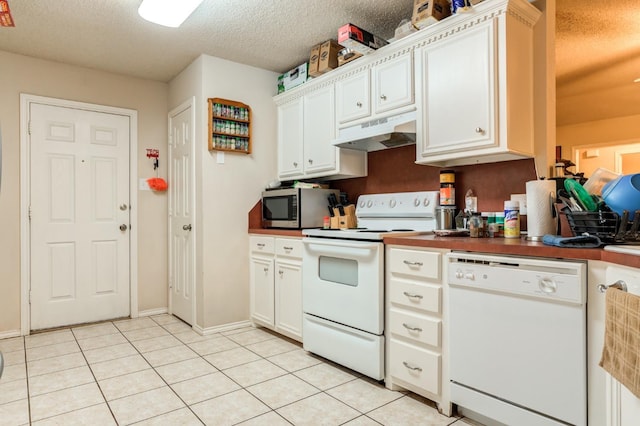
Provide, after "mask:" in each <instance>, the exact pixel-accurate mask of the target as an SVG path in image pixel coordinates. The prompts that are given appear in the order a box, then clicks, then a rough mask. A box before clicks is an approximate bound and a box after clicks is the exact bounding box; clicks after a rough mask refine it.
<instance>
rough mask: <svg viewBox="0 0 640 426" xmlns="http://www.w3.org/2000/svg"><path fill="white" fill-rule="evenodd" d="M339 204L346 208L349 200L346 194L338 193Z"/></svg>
mask: <svg viewBox="0 0 640 426" xmlns="http://www.w3.org/2000/svg"><path fill="white" fill-rule="evenodd" d="M340 204H342V205H343V206H346V205H347V204H349V198H348V197H347V193H346V192H341V193H340Z"/></svg>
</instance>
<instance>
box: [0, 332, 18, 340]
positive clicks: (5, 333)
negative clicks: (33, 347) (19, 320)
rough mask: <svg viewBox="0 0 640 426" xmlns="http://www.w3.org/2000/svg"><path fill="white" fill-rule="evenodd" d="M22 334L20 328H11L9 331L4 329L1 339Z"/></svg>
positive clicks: (0, 335)
mask: <svg viewBox="0 0 640 426" xmlns="http://www.w3.org/2000/svg"><path fill="white" fill-rule="evenodd" d="M20 336H22V334H21V333H20V330H9V331H3V332H1V333H0V339H9V338H11V337H20Z"/></svg>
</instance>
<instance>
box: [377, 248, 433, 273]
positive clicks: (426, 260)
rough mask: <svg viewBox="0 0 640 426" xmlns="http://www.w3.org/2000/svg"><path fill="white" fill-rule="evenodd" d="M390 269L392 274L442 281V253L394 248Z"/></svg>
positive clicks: (391, 253)
mask: <svg viewBox="0 0 640 426" xmlns="http://www.w3.org/2000/svg"><path fill="white" fill-rule="evenodd" d="M389 253H390V256H389V268H390V271H391V273H392V274H403V275H411V276H415V277H421V278H428V279H432V280H436V281H439V280H440V275H441V272H440V265H441V264H442V262H441V255H440V253H433V252H428V251H417V250H403V249H396V248H393V249H391V250H390V251H389Z"/></svg>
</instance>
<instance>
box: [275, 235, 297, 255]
mask: <svg viewBox="0 0 640 426" xmlns="http://www.w3.org/2000/svg"><path fill="white" fill-rule="evenodd" d="M276 255H278V256H289V257H296V258H299V259H302V240H294V239H291V238H276Z"/></svg>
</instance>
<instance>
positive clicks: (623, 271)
mask: <svg viewBox="0 0 640 426" xmlns="http://www.w3.org/2000/svg"><path fill="white" fill-rule="evenodd" d="M606 280H607V281H606V282H607V284H613V283H615V282H616V281H618V280H622V281H624V282H625V283H626V284H627V288H628V291H629V293H632V294H634V295H636V296H640V269H637V268H627V267H623V266H617V265H610V266H608V267H607V272H606ZM617 291H621V290H617ZM600 296H601V297H602V298H604V297H605V295H604V294H601V295H600ZM607 380H608V382H609V383H608V384H607V388H606V392H607V395H606V401H607V405H608V406H607V417H608V420H609V422H610V424H613V425H617V426H631V425H637V424H638V420H639V419H640V399H638V398H636V397H635V396H634V395H633V394H632V393H631V391H629V389H627V388H626V387H624V386H622V385H621V384H620V382H618V381H617V380H615V379H614V378H613V377H611V376H610V375H609V374H607ZM609 422H608V424H609Z"/></svg>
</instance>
